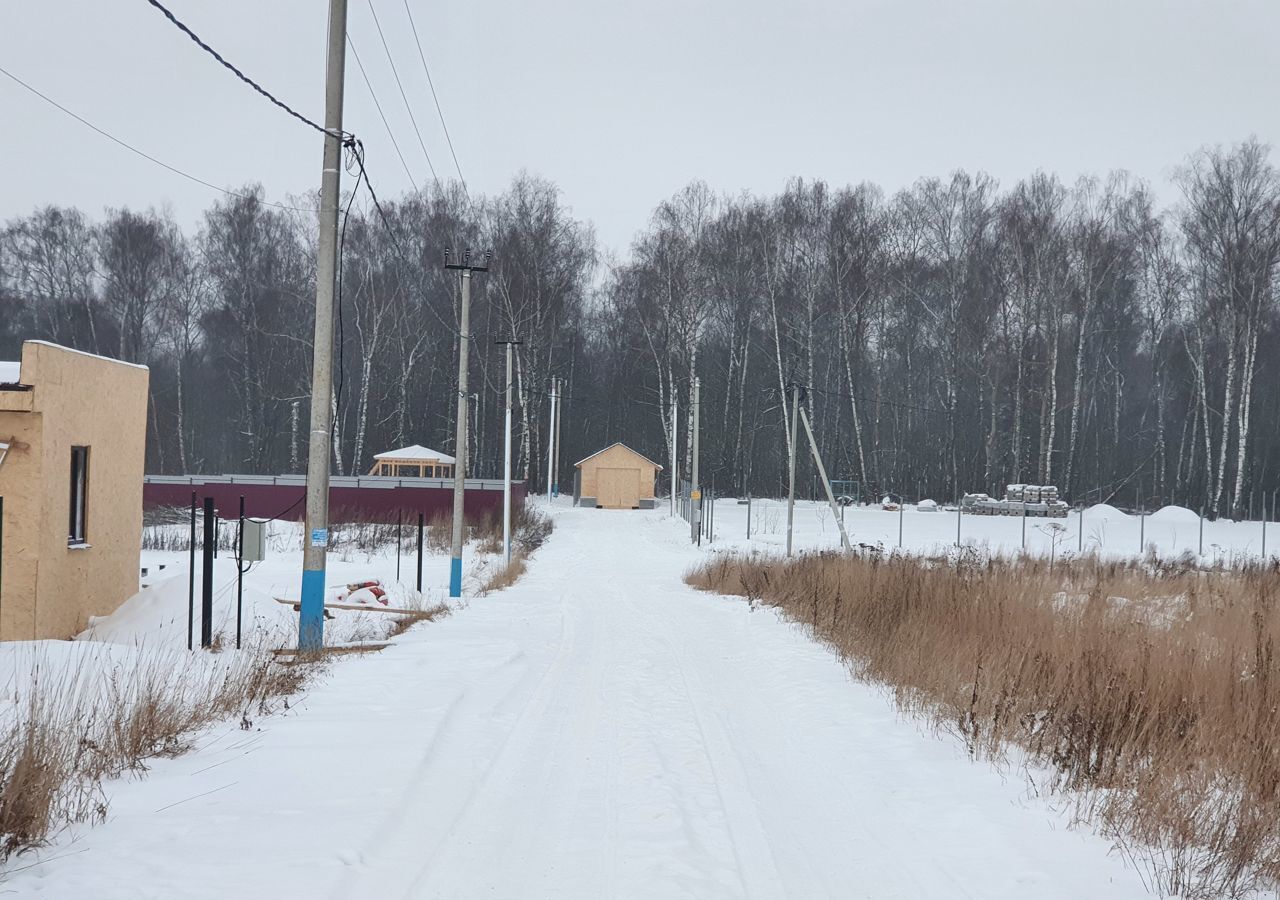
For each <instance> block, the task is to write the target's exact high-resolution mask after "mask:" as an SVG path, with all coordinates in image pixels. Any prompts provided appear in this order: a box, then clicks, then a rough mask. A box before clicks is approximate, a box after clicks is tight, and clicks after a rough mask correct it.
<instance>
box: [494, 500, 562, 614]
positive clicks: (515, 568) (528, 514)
mask: <svg viewBox="0 0 1280 900" xmlns="http://www.w3.org/2000/svg"><path fill="white" fill-rule="evenodd" d="M553 528H554V526H553V524H552V522H551V518H550V517H549V516H547V515H546V514H544V513H541V512H539V511H538V510H536V509H534V508H533V507H530V506H525V507H524V508H522V509H521V510H520V512H519V514H518V515H516V516H513V517H512V523H511V562H510V563H508V564H506V565H504V566H501V567H500V568H497V569H494V570H493V571H492V572H490V573H489V574H488V576H487V577H486V578H485V580H484V581H483V583H481V585H480V588H479V594H480V596H482V597H484V596H488V595H489V594H491V593H493V592H494V591H501V590H505V589H506V588H509V587H511V586H512V585H513V584H515V583H516V582H517V581H519V580H520V576H522V575H524V573H525V571H526V569H527V563H528V560H529V557H530V556H531V555H532V554H533V552H534V551H535V550H537V549H538V548H539V547H541V546H542V545H543V543H544V542H545V541H546V540H547V538H548V537H550V536H551V531H552V529H553ZM481 549H482V550H483V549H484V548H483V547H482V548H481ZM491 552H493V553H501V552H502V534H501V531H499V533H498V541H497V546H496V547H495V548H494V550H492V551H491Z"/></svg>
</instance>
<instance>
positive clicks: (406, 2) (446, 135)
mask: <svg viewBox="0 0 1280 900" xmlns="http://www.w3.org/2000/svg"><path fill="white" fill-rule="evenodd" d="M370 2H371V3H372V2H373V0H370ZM404 11H405V14H406V15H407V16H408V17H409V28H410V29H412V31H413V42H414V43H415V44H417V45H418V59H420V60H422V71H423V73H425V74H426V76H427V86H428V87H429V88H431V99H432V100H434V101H435V104H436V114H437V115H439V116H440V127H441V128H442V129H444V139H445V141H446V142H447V143H448V144H449V155H450V156H452V157H453V167H454V168H455V169H457V171H458V181H460V182H461V183H462V193H463V195H465V196H466V198H467V202H468V203H470V202H471V192H470V191H468V190H467V179H465V178H463V177H462V166H460V165H459V164H458V153H457V151H455V150H454V149H453V138H452V137H450V136H449V126H448V125H447V124H446V123H445V120H444V110H443V109H441V108H440V98H439V97H438V96H437V95H436V85H435V82H434V81H432V80H431V70H430V69H429V68H427V56H426V54H425V53H423V52H422V41H421V40H419V39H418V26H417V25H416V24H414V21H413V13H412V12H411V11H410V9H409V0H404Z"/></svg>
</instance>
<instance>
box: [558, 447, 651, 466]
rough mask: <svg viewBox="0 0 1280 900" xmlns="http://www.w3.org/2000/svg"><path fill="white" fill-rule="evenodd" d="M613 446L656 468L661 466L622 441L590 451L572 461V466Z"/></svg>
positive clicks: (593, 457) (580, 463)
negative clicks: (585, 455)
mask: <svg viewBox="0 0 1280 900" xmlns="http://www.w3.org/2000/svg"><path fill="white" fill-rule="evenodd" d="M614 447H621V448H622V449H623V450H626V451H627V452H628V453H630V454H631V455H632V456H635V457H638V458H640V459H642V460H644V461H645V462H647V463H648V464H649V465H651V466H653V467H654V468H656V469H661V468H662V466H661V464H659V463H656V462H654V461H653V460H651V459H650V458H649V457H647V456H645V455H644V454H643V453H638V452H636V451H635V450H632V449H631V448H630V447H628V446H627V445H626V444H624V443H622V441H617V442H616V443H613V444H610V445H609V446H608V447H605V448H603V449H600V450H597V451H596V452H595V453H592V454H591V455H590V456H588V457H587V458H586V459H580V460H578V461H577V462H576V463H574V464H573V466H574V468H575V469H576V468H580V467H581V466H582V464H583V463H584V462H587V461H589V460H592V459H595V458H596V457H597V456H599V455H600V454H601V453H606V452H608V451H609V450H612V449H613V448H614Z"/></svg>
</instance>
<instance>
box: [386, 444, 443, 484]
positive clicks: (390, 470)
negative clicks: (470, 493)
mask: <svg viewBox="0 0 1280 900" xmlns="http://www.w3.org/2000/svg"><path fill="white" fill-rule="evenodd" d="M454 462H455V460H454V458H453V457H452V456H449V455H448V454H447V453H441V452H440V451H439V450H432V449H431V448H430V447H424V446H422V445H421V444H414V445H413V446H411V447H401V448H400V449H399V450H388V451H387V452H385V453H378V454H376V455H375V456H374V457H373V469H371V470H370V472H369V474H370V475H386V476H389V477H392V478H452V477H453V464H454Z"/></svg>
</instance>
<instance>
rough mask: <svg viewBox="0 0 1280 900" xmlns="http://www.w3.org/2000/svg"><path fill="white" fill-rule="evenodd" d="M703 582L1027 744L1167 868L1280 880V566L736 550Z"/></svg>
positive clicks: (948, 710)
mask: <svg viewBox="0 0 1280 900" xmlns="http://www.w3.org/2000/svg"><path fill="white" fill-rule="evenodd" d="M687 580H688V581H689V583H690V584H692V585H694V586H695V587H698V588H702V589H704V590H710V591H717V592H720V593H725V594H737V595H741V596H745V597H746V598H748V600H749V601H750V602H751V603H752V604H754V603H756V602H763V603H766V604H769V605H772V606H776V607H778V608H780V609H782V610H783V611H784V612H785V613H786V614H787V615H789V616H790V617H791V618H793V619H795V620H798V621H801V622H804V623H806V625H807V626H808V627H809V628H810V629H812V631H813V633H814V634H815V636H816V637H818V638H819V639H821V640H824V641H826V642H828V643H829V644H830V645H831V646H833V647H834V648H835V649H836V650H837V651H838V652H839V653H840V654H841V655H842V656H843V657H844V658H845V659H847V660H848V661H849V663H850V665H851V667H852V669H853V670H854V672H855V673H856V674H857V675H858V676H860V677H862V678H866V679H868V680H872V681H876V682H880V683H883V684H885V685H888V686H890V687H891V688H892V689H893V691H894V693H895V696H896V698H897V701H898V703H899V704H900V705H901V706H902V707H903V708H904V709H906V710H908V711H910V712H914V713H918V714H921V715H923V716H926V717H928V718H929V719H931V720H932V721H933V722H934V723H935V724H936V725H938V726H939V727H942V728H945V729H947V730H950V731H952V732H954V733H955V734H957V735H959V736H960V737H961V738H962V739H963V740H964V741H965V742H966V745H967V746H968V748H969V750H970V752H971V753H973V754H974V755H975V756H978V755H981V756H986V757H989V758H991V757H995V758H998V757H999V756H1000V754H1001V751H1002V749H1003V748H1005V747H1008V746H1011V745H1016V746H1017V747H1020V748H1022V749H1023V750H1024V751H1025V752H1026V753H1027V755H1028V757H1029V759H1030V760H1032V761H1034V762H1035V763H1038V764H1041V765H1044V766H1047V767H1049V768H1050V769H1051V771H1052V772H1054V773H1055V778H1054V783H1053V784H1051V785H1049V787H1050V788H1051V789H1054V790H1058V791H1061V792H1065V793H1066V794H1068V795H1070V796H1071V797H1073V798H1074V799H1075V801H1076V802H1077V804H1078V814H1079V816H1080V818H1081V819H1082V820H1084V821H1088V822H1090V823H1092V824H1094V825H1097V826H1100V827H1101V829H1102V830H1103V832H1104V833H1106V834H1108V835H1110V836H1112V837H1113V838H1115V839H1117V840H1118V841H1119V842H1120V844H1121V846H1122V847H1124V846H1130V845H1132V844H1133V843H1134V842H1136V843H1138V844H1141V845H1144V846H1145V847H1147V848H1150V850H1151V851H1152V853H1153V854H1154V856H1153V859H1152V866H1153V868H1154V875H1155V877H1156V886H1157V887H1158V888H1159V889H1161V890H1162V891H1166V892H1168V893H1172V894H1177V895H1181V896H1185V897H1221V896H1233V897H1234V896H1241V895H1244V894H1247V893H1249V892H1250V891H1252V890H1256V889H1259V888H1261V887H1265V886H1270V885H1272V884H1274V883H1276V882H1277V881H1280V672H1277V670H1276V648H1277V643H1280V609H1278V608H1277V600H1278V599H1280V568H1278V567H1277V566H1274V565H1272V566H1259V565H1254V566H1251V567H1244V568H1239V569H1235V570H1227V571H1224V570H1220V569H1219V570H1213V571H1203V570H1199V569H1196V568H1193V567H1190V566H1187V565H1181V564H1176V563H1174V564H1161V565H1155V564H1152V563H1150V562H1149V561H1148V562H1128V563H1125V562H1102V561H1099V560H1097V559H1092V558H1086V559H1081V560H1075V561H1071V562H1070V563H1066V564H1064V563H1062V562H1059V563H1058V564H1057V566H1051V565H1049V564H1048V563H1046V562H1045V561H1043V560H1039V559H1030V558H1019V559H1013V560H1008V559H985V558H979V557H978V556H976V555H967V556H961V557H960V558H959V559H952V560H928V559H914V558H909V557H906V556H890V557H888V558H884V559H880V558H870V559H864V558H858V557H854V556H848V555H837V554H813V555H805V556H800V557H797V558H794V559H791V560H782V559H768V558H759V557H742V556H729V557H720V558H717V559H714V560H711V561H709V562H707V563H706V564H704V565H702V566H701V567H699V568H697V569H695V570H694V571H692V572H691V573H689V575H688V576H687Z"/></svg>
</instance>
